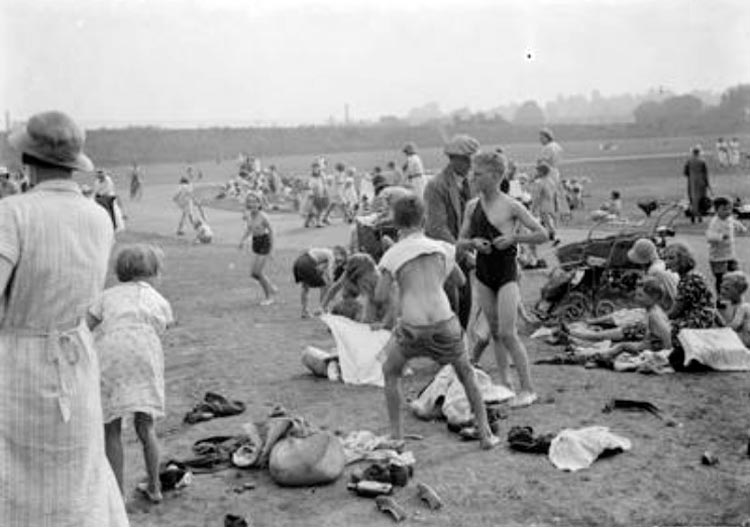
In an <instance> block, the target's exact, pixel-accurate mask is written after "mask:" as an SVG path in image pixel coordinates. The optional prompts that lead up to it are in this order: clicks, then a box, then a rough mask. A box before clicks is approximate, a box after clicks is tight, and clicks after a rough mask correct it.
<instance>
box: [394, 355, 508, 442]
mask: <svg viewBox="0 0 750 527" xmlns="http://www.w3.org/2000/svg"><path fill="white" fill-rule="evenodd" d="M474 371H475V374H476V381H477V386H478V387H479V391H480V392H481V393H482V397H483V399H484V402H485V404H489V405H492V404H499V403H503V402H507V401H509V400H510V399H512V398H513V397H514V396H515V394H514V393H513V392H512V391H511V390H509V389H508V388H506V387H504V386H500V385H497V384H493V382H492V379H491V378H490V376H489V375H488V374H487V373H486V372H484V371H483V370H481V369H479V368H474ZM409 406H410V408H411V410H412V412H414V415H416V416H417V417H418V418H420V419H425V420H430V419H445V420H446V421H448V423H449V424H451V425H454V426H458V427H459V429H460V428H463V427H465V426H471V425H473V414H472V411H471V405H470V404H469V399H468V397H467V396H466V392H465V391H464V388H463V385H462V384H461V382H460V381H459V380H458V378H457V377H456V372H455V371H454V369H453V367H452V366H450V365H446V366H443V367H442V368H441V369H440V371H438V372H437V374H435V377H434V378H433V379H432V381H430V383H429V384H428V385H427V386H425V387H424V388H423V389H422V390H421V391H420V392H419V395H418V396H417V398H416V399H415V400H414V401H412V402H411V403H409ZM498 417H499V414H498ZM495 420H497V419H495Z"/></svg>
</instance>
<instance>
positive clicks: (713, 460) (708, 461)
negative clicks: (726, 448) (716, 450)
mask: <svg viewBox="0 0 750 527" xmlns="http://www.w3.org/2000/svg"><path fill="white" fill-rule="evenodd" d="M701 463H702V464H704V465H707V466H709V467H710V466H713V465H718V464H719V458H718V457H716V456H715V455H714V454H712V453H711V451H709V450H706V451H705V452H703V455H702V456H701Z"/></svg>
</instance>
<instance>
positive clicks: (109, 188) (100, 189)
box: [94, 176, 115, 196]
mask: <svg viewBox="0 0 750 527" xmlns="http://www.w3.org/2000/svg"><path fill="white" fill-rule="evenodd" d="M94 194H96V195H97V196H114V195H115V182H114V181H112V178H111V177H109V176H104V177H103V178H102V179H99V178H96V181H95V182H94Z"/></svg>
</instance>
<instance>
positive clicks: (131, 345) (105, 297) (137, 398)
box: [87, 245, 174, 503]
mask: <svg viewBox="0 0 750 527" xmlns="http://www.w3.org/2000/svg"><path fill="white" fill-rule="evenodd" d="M162 259H163V254H162V252H161V250H160V249H158V248H156V247H153V246H150V245H131V246H127V247H125V248H123V249H122V250H121V251H120V252H119V254H118V255H117V260H116V263H115V273H116V274H117V278H118V280H119V281H120V284H119V285H116V286H114V287H111V288H109V289H107V290H106V291H104V293H103V294H102V295H101V297H100V298H99V299H98V300H97V301H96V302H95V304H94V305H93V306H92V307H91V308H90V310H89V313H88V316H87V323H88V325H89V327H90V328H92V329H94V328H95V329H96V331H95V332H94V338H95V341H94V342H95V344H96V349H97V350H98V352H99V357H100V359H99V360H100V363H101V392H102V409H103V412H104V423H105V424H104V435H105V449H106V453H107V458H108V459H109V463H110V465H111V466H112V471H113V472H114V474H115V477H116V479H117V483H118V484H119V486H120V491H122V490H123V471H124V469H123V448H122V437H121V430H122V419H123V418H124V417H126V416H128V415H130V414H134V419H133V422H134V425H135V431H136V434H137V435H138V439H139V440H140V442H141V444H142V445H143V458H144V461H145V463H146V473H147V474H148V479H147V481H146V482H145V483H142V484H140V485H139V486H138V489H139V490H140V491H141V492H143V493H144V494H145V495H146V497H147V498H148V499H149V500H151V501H152V502H155V503H157V502H160V501H161V500H162V494H161V485H160V483H159V443H158V440H157V438H156V431H155V429H154V419H156V418H157V417H163V416H164V355H163V353H162V347H161V341H160V339H159V336H160V335H161V334H162V333H164V331H165V330H166V328H167V326H169V325H170V324H172V323H173V322H174V320H173V318H172V309H171V307H170V305H169V302H167V300H165V299H164V297H162V296H161V295H160V294H159V293H158V292H157V291H156V290H155V289H154V288H153V284H155V283H157V282H158V280H159V276H160V274H161V269H162Z"/></svg>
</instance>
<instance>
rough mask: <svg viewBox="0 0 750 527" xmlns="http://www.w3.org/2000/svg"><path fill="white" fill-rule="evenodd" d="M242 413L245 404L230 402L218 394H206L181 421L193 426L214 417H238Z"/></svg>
mask: <svg viewBox="0 0 750 527" xmlns="http://www.w3.org/2000/svg"><path fill="white" fill-rule="evenodd" d="M244 411H245V403H243V402H242V401H230V400H228V399H227V398H226V397H224V396H223V395H220V394H218V393H214V392H206V394H205V395H204V396H203V401H202V402H200V403H198V404H196V405H195V406H194V407H193V409H192V410H190V411H189V412H188V413H187V414H185V418H184V419H183V421H184V422H185V423H187V424H194V423H200V422H201V421H209V420H211V419H213V418H215V417H229V416H232V415H238V414H241V413H242V412H244Z"/></svg>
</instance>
